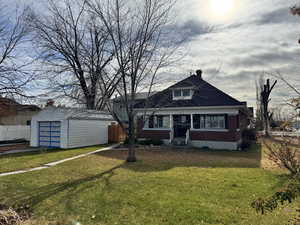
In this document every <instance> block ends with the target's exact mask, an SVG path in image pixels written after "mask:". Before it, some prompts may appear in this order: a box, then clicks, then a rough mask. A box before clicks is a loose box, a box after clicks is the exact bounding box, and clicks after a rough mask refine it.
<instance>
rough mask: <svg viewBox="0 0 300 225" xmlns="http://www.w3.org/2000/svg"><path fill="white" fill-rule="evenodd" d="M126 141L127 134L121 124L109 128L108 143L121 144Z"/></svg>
mask: <svg viewBox="0 0 300 225" xmlns="http://www.w3.org/2000/svg"><path fill="white" fill-rule="evenodd" d="M125 139H126V133H125V132H124V131H123V129H122V127H121V126H120V125H119V124H111V125H109V126H108V142H109V143H119V142H122V141H124V140H125Z"/></svg>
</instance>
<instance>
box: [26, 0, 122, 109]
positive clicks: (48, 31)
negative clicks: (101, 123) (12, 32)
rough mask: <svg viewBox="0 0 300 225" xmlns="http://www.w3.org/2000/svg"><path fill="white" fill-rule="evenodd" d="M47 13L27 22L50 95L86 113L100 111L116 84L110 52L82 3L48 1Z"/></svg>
mask: <svg viewBox="0 0 300 225" xmlns="http://www.w3.org/2000/svg"><path fill="white" fill-rule="evenodd" d="M48 9H49V12H48V13H46V14H45V15H39V14H34V13H32V15H31V16H30V17H29V18H28V24H29V26H30V27H31V28H32V29H33V31H34V34H35V37H34V40H35V41H36V43H37V46H38V49H39V50H40V53H41V55H42V60H43V62H44V63H45V65H46V72H47V73H46V74H47V78H48V80H50V83H51V89H52V90H53V92H54V93H58V92H59V93H62V95H61V96H66V97H68V98H69V99H71V100H74V101H75V102H77V103H78V104H84V105H85V107H86V108H87V109H103V108H104V107H105V104H106V102H107V101H108V100H109V99H110V97H111V96H112V94H113V93H114V91H115V88H116V83H118V80H119V78H118V76H117V74H118V72H117V71H116V70H115V69H114V67H113V66H112V62H113V59H114V49H113V48H112V45H111V37H110V35H109V34H108V33H107V31H106V27H105V26H103V25H102V23H101V21H100V23H99V21H96V20H95V18H94V17H93V15H92V14H91V13H90V12H89V11H88V10H87V4H86V0H63V1H59V2H58V1H55V0H48Z"/></svg>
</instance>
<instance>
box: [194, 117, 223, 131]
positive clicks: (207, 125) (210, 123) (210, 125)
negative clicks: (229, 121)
mask: <svg viewBox="0 0 300 225" xmlns="http://www.w3.org/2000/svg"><path fill="white" fill-rule="evenodd" d="M193 125H194V129H225V128H226V115H200V114H195V115H193Z"/></svg>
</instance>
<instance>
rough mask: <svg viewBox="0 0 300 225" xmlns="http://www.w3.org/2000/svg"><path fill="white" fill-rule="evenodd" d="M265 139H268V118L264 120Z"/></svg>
mask: <svg viewBox="0 0 300 225" xmlns="http://www.w3.org/2000/svg"><path fill="white" fill-rule="evenodd" d="M265 137H267V138H268V137H270V133H269V120H268V118H265Z"/></svg>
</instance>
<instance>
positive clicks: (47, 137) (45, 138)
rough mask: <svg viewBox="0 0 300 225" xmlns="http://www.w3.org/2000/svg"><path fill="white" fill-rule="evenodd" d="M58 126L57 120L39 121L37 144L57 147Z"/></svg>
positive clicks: (58, 137) (58, 138) (59, 126)
mask: <svg viewBox="0 0 300 225" xmlns="http://www.w3.org/2000/svg"><path fill="white" fill-rule="evenodd" d="M60 128H61V125H60V122H59V121H47V122H39V146H41V147H48V148H59V147H60V130H61V129H60Z"/></svg>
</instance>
